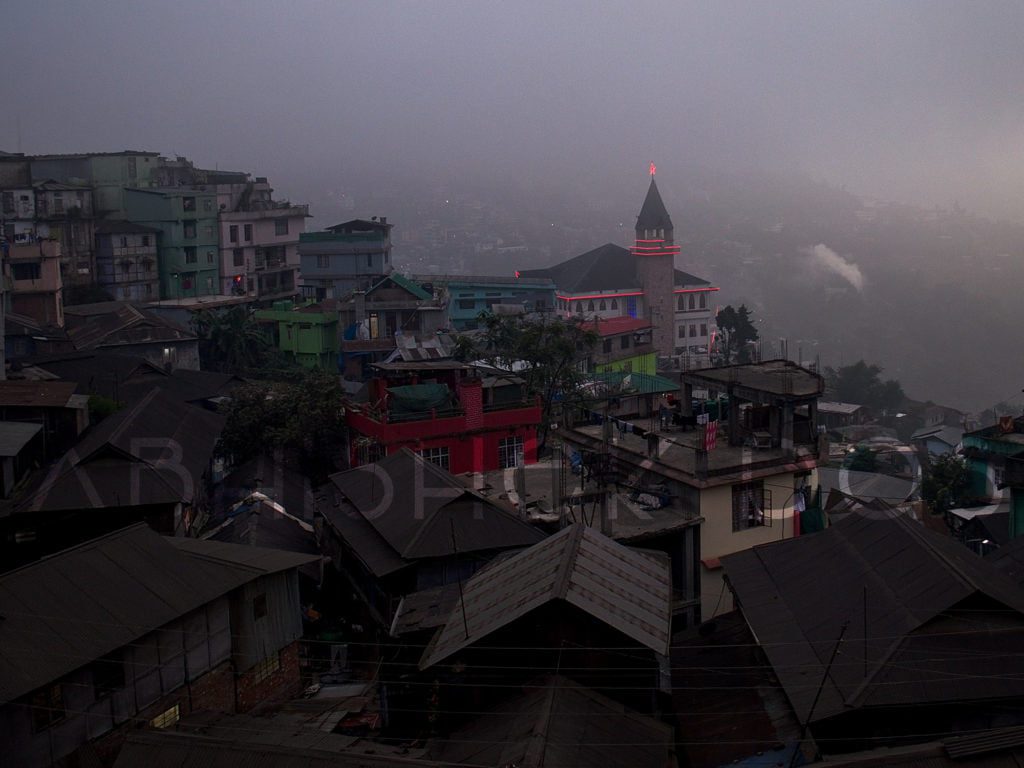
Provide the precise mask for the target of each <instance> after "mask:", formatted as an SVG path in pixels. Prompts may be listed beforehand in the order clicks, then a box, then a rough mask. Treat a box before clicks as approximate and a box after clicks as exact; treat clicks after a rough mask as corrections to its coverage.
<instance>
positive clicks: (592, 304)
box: [587, 299, 594, 312]
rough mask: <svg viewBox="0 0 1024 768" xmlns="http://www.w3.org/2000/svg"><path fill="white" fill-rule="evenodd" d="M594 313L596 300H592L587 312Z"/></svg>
mask: <svg viewBox="0 0 1024 768" xmlns="http://www.w3.org/2000/svg"><path fill="white" fill-rule="evenodd" d="M593 311H594V300H593V299H591V300H590V303H588V304H587V312H593Z"/></svg>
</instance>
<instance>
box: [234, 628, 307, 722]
mask: <svg viewBox="0 0 1024 768" xmlns="http://www.w3.org/2000/svg"><path fill="white" fill-rule="evenodd" d="M280 659H281V668H280V669H279V670H277V671H276V672H274V673H273V674H271V675H270V677H268V678H266V679H265V680H261V681H259V682H257V680H256V668H255V667H254V668H253V669H249V670H246V671H245V672H244V673H243V674H242V675H240V676H239V678H238V682H237V688H236V690H237V693H236V699H235V706H236V707H237V711H238V712H248V711H249V710H251V709H252V708H253V707H255V706H257V705H260V704H265V703H270V702H275V701H281V700H283V699H287V698H290V697H292V696H295V695H297V694H298V693H299V692H300V689H301V687H302V680H301V678H300V676H299V643H298V641H296V642H294V643H292V644H291V645H287V646H285V647H284V648H282V649H281V651H280Z"/></svg>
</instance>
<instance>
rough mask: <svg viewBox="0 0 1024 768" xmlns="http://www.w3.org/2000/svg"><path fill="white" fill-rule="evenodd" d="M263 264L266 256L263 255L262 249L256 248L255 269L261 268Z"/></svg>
mask: <svg viewBox="0 0 1024 768" xmlns="http://www.w3.org/2000/svg"><path fill="white" fill-rule="evenodd" d="M265 262H266V255H265V254H264V253H263V249H262V248H257V249H256V266H257V267H262V266H263V264H264V263H265Z"/></svg>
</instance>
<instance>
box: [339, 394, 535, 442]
mask: <svg viewBox="0 0 1024 768" xmlns="http://www.w3.org/2000/svg"><path fill="white" fill-rule="evenodd" d="M540 418H541V408H540V405H539V404H537V403H535V402H531V401H522V400H520V401H515V402H510V403H493V404H488V405H485V406H484V407H483V424H482V426H480V427H477V428H476V429H478V430H481V429H482V430H484V431H487V430H494V429H504V428H514V427H523V426H530V425H537V424H539V423H540ZM348 425H349V428H350V429H352V430H353V431H355V432H358V433H360V434H362V435H366V436H368V437H374V438H376V439H378V440H379V441H381V442H382V443H385V444H386V443H390V442H405V441H408V440H416V439H426V438H430V437H438V436H442V435H465V434H467V433H468V432H470V431H473V430H470V429H468V428H467V424H466V412H465V409H464V408H463V407H462V406H461V405H460V404H456V405H455V406H453V407H450V408H438V409H434V410H429V411H419V412H416V413H405V414H401V415H396V414H391V413H388V412H387V411H386V410H384V409H381V408H373V407H370V406H368V405H364V406H362V407H361V408H359V409H353V410H350V411H349V412H348Z"/></svg>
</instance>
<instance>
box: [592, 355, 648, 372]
mask: <svg viewBox="0 0 1024 768" xmlns="http://www.w3.org/2000/svg"><path fill="white" fill-rule="evenodd" d="M594 370H595V371H596V372H597V373H608V372H611V371H627V372H629V371H636V372H637V373H652V374H653V373H657V372H658V371H657V361H656V360H655V355H654V353H653V352H648V353H647V354H646V355H634V356H633V357H624V358H622V359H621V360H615V361H614V362H611V363H604V364H602V365H597V366H595V367H594Z"/></svg>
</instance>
